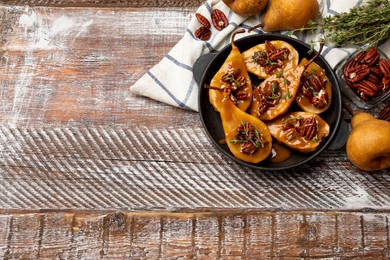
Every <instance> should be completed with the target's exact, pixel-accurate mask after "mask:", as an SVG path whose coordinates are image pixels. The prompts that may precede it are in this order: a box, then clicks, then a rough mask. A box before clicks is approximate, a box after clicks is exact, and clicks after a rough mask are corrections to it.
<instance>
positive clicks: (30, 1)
mask: <svg viewBox="0 0 390 260" xmlns="http://www.w3.org/2000/svg"><path fill="white" fill-rule="evenodd" d="M2 2H3V3H4V4H6V5H10V6H11V5H12V6H14V5H16V6H18V5H20V6H24V5H29V6H61V7H198V6H199V5H201V4H202V3H203V2H204V0H182V1H180V0H3V1H2Z"/></svg>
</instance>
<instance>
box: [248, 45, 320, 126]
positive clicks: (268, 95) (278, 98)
mask: <svg viewBox="0 0 390 260" xmlns="http://www.w3.org/2000/svg"><path fill="white" fill-rule="evenodd" d="M322 48H323V44H321V47H320V50H319V51H318V53H317V54H316V55H315V56H314V57H313V58H312V59H311V60H310V61H309V62H307V63H305V64H300V65H298V66H297V67H295V68H292V69H289V70H286V71H280V72H279V73H277V74H275V75H273V76H271V77H269V78H267V79H266V80H264V81H263V82H262V83H260V85H259V86H258V87H257V88H255V89H254V90H253V100H252V104H251V107H250V114H252V115H254V116H256V117H258V118H260V119H261V120H263V121H269V120H272V119H274V118H276V117H278V116H280V115H282V114H284V113H286V112H287V111H288V109H289V108H290V106H291V104H292V103H293V102H294V100H295V98H296V95H297V92H298V88H299V86H300V83H301V78H302V75H303V72H304V71H305V70H306V69H307V67H308V66H309V65H310V64H311V63H312V62H313V61H314V60H315V59H316V58H317V57H318V56H319V55H320V53H321V51H322Z"/></svg>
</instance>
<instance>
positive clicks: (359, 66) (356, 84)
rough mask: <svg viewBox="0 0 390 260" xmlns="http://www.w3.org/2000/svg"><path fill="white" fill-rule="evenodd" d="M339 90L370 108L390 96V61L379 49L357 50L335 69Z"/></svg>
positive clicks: (363, 106) (364, 107)
mask: <svg viewBox="0 0 390 260" xmlns="http://www.w3.org/2000/svg"><path fill="white" fill-rule="evenodd" d="M336 74H337V76H338V78H339V81H340V87H341V91H342V92H343V93H344V94H345V95H346V96H348V97H349V98H350V99H351V100H352V101H353V102H354V103H355V104H356V105H357V106H358V107H360V108H363V109H370V108H372V107H374V106H376V105H377V104H379V103H380V102H382V101H384V100H385V99H387V98H388V97H390V61H389V58H388V57H387V56H386V54H384V53H383V52H382V51H381V50H379V49H377V48H370V49H368V50H366V51H357V52H355V53H354V54H352V55H351V57H350V58H348V59H347V60H346V61H345V62H343V63H342V64H341V65H340V67H339V68H338V69H337V70H336Z"/></svg>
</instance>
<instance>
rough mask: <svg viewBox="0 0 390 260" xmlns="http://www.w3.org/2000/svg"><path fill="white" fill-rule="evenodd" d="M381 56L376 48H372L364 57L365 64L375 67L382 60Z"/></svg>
mask: <svg viewBox="0 0 390 260" xmlns="http://www.w3.org/2000/svg"><path fill="white" fill-rule="evenodd" d="M380 57H381V55H380V54H379V52H378V50H377V49H376V48H371V49H369V50H368V51H367V52H366V55H365V56H364V63H365V64H368V65H373V64H375V63H376V62H378V60H379V59H380Z"/></svg>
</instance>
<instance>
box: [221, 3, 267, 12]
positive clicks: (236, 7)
mask: <svg viewBox="0 0 390 260" xmlns="http://www.w3.org/2000/svg"><path fill="white" fill-rule="evenodd" d="M223 2H224V3H225V4H226V5H227V6H228V7H229V8H230V9H231V10H232V11H233V12H235V13H236V14H238V15H242V16H252V15H255V14H259V13H261V12H262V11H263V10H264V9H265V7H266V6H267V5H268V2H269V0H223Z"/></svg>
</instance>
